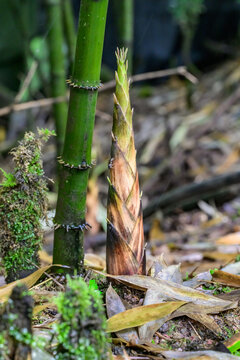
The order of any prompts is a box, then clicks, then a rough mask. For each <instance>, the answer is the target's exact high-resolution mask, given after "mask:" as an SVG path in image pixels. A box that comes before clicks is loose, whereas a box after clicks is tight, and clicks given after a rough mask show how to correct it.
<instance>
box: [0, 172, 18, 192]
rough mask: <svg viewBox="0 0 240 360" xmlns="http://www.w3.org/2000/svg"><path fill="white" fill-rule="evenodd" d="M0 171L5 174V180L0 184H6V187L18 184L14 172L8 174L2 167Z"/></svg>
mask: <svg viewBox="0 0 240 360" xmlns="http://www.w3.org/2000/svg"><path fill="white" fill-rule="evenodd" d="M0 171H1V172H2V173H3V175H4V181H3V182H2V183H1V184H0V185H1V186H4V187H14V186H15V185H16V179H15V176H14V175H13V174H11V173H9V174H8V173H7V172H6V171H4V170H3V169H2V168H0Z"/></svg>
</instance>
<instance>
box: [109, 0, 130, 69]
mask: <svg viewBox="0 0 240 360" xmlns="http://www.w3.org/2000/svg"><path fill="white" fill-rule="evenodd" d="M113 5H114V8H115V9H114V10H115V17H116V22H117V28H118V37H119V46H120V47H124V48H127V49H128V73H129V74H130V75H131V74H132V65H133V64H132V63H133V37H134V0H114V2H113Z"/></svg>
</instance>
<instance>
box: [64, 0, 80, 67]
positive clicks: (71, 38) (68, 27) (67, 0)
mask: <svg viewBox="0 0 240 360" xmlns="http://www.w3.org/2000/svg"><path fill="white" fill-rule="evenodd" d="M62 13H63V25H64V34H65V38H66V43H67V47H68V59H69V62H70V67H69V68H70V71H71V72H72V70H73V63H74V57H75V49H76V40H77V38H76V31H75V26H74V16H73V9H72V3H71V0H62Z"/></svg>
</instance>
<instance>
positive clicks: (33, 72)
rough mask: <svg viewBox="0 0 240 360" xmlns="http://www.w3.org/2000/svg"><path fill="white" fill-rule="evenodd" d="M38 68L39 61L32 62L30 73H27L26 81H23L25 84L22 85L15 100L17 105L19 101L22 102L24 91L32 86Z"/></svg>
mask: <svg viewBox="0 0 240 360" xmlns="http://www.w3.org/2000/svg"><path fill="white" fill-rule="evenodd" d="M37 67H38V63H37V61H35V60H34V61H33V62H32V65H31V67H30V69H29V71H28V73H27V76H26V77H25V79H24V81H23V84H22V86H21V88H20V90H19V92H18V94H17V95H16V97H15V99H14V102H15V103H18V102H19V101H21V98H22V95H23V93H24V91H25V90H26V89H27V88H28V86H29V85H30V83H31V81H32V78H33V76H34V74H35V72H36V70H37Z"/></svg>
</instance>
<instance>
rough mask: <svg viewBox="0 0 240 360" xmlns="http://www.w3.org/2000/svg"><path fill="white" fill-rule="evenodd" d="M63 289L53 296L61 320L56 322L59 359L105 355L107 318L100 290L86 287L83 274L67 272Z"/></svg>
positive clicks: (97, 358) (90, 359) (86, 359)
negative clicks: (56, 296) (66, 284)
mask: <svg viewBox="0 0 240 360" xmlns="http://www.w3.org/2000/svg"><path fill="white" fill-rule="evenodd" d="M67 280H68V288H67V291H66V293H61V294H60V295H59V297H58V298H57V300H56V304H57V307H58V311H59V313H60V314H61V321H60V323H59V324H56V325H55V330H54V331H55V338H56V340H57V343H58V346H57V348H56V351H55V354H54V355H55V358H56V359H58V360H77V359H78V360H103V359H106V357H107V356H106V353H107V341H106V334H105V328H106V321H105V315H104V308H103V304H102V297H101V294H100V292H99V290H96V289H94V287H88V286H87V284H86V283H85V282H84V280H83V279H82V278H76V279H71V278H70V277H69V276H68V279H67Z"/></svg>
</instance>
